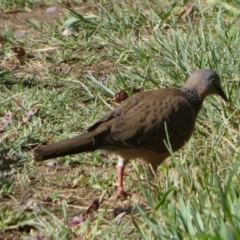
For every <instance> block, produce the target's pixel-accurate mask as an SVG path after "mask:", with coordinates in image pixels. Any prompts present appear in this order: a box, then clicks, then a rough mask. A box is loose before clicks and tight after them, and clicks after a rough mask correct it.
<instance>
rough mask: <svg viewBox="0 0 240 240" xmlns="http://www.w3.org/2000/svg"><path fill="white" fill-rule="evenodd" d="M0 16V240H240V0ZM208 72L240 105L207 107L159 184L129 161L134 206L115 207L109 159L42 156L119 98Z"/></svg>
mask: <svg viewBox="0 0 240 240" xmlns="http://www.w3.org/2000/svg"><path fill="white" fill-rule="evenodd" d="M0 11H1V14H0V15H1V16H0V30H1V31H0V46H1V48H0V101H1V104H0V117H1V120H0V144H1V147H0V202H1V204H0V233H1V235H0V239H4V240H10V239H28V240H37V239H44V240H45V239H63V240H65V239H96V240H97V239H120V240H121V239H124V240H125V239H144V240H150V239H161V240H162V239H163V240H164V239H174V240H178V239H187V240H188V239H193V240H195V239H204V240H208V239H210V240H211V239H212V240H220V239H221V240H231V239H233V240H236V239H240V208H239V205H240V200H239V185H240V176H239V167H240V163H239V159H240V127H239V123H240V97H239V96H240V81H239V78H240V57H239V56H240V48H239V43H240V20H239V12H240V3H239V1H217V0H212V1H210V0H209V1H200V0H199V1H196V2H195V3H194V5H193V4H187V3H186V1H176V2H174V1H167V0H163V1H157V0H151V1H150V0H149V1H140V0H136V1H110V0H106V1H104V0H103V1H78V0H75V1H63V0H62V1H58V3H56V2H55V1H50V2H49V1H46V2H45V1H40V0H39V1H34V0H28V1H20V0H8V1H4V0H2V1H1V2H0ZM198 68H211V69H213V70H215V71H216V72H217V73H218V74H219V75H220V77H221V83H222V87H223V90H224V92H225V93H226V95H227V96H228V99H229V101H228V102H227V103H225V102H223V101H222V100H221V99H220V98H219V97H217V96H212V97H209V98H208V99H206V100H205V101H204V106H203V108H202V110H201V111H200V113H199V115H198V119H197V122H196V126H195V130H194V133H193V136H192V137H191V139H190V141H189V142H188V143H187V144H186V145H185V146H184V147H183V148H182V149H180V150H179V151H177V152H176V153H174V154H172V156H171V157H170V158H168V159H167V160H166V161H165V162H164V163H163V164H162V165H161V166H160V167H159V169H158V173H157V175H156V176H155V177H154V178H153V179H151V178H149V175H148V172H147V164H146V163H144V162H142V161H140V160H134V161H131V162H130V163H129V164H128V166H127V167H126V176H125V179H124V183H125V186H126V191H127V193H128V197H126V198H123V199H116V193H117V188H116V186H117V185H116V183H117V171H116V164H117V159H116V156H112V155H109V154H108V153H106V152H101V151H96V152H93V153H84V154H78V155H71V156H66V157H61V158H58V159H54V160H49V161H46V162H36V161H34V160H33V149H34V148H36V147H37V146H39V145H46V144H49V143H51V142H55V141H58V140H60V139H64V138H68V137H73V136H76V135H78V134H80V133H82V132H85V131H86V128H87V127H88V126H90V125H91V124H92V123H94V122H95V121H96V120H97V119H99V118H100V117H101V116H103V114H104V113H105V112H107V111H109V110H111V109H113V108H114V107H116V106H117V105H118V104H119V103H120V102H121V100H124V99H121V96H123V98H126V97H127V96H131V95H133V94H135V93H136V92H138V91H144V90H148V89H154V88H165V87H181V86H182V85H183V84H184V82H185V80H186V79H187V78H188V76H189V75H190V74H191V73H192V72H193V70H195V69H198ZM119 95H121V96H120V97H119ZM92 203H97V204H96V205H97V206H96V205H95V206H96V207H95V209H94V210H93V211H91V210H90V212H89V213H88V211H87V209H88V207H89V206H90V205H91V204H92Z"/></svg>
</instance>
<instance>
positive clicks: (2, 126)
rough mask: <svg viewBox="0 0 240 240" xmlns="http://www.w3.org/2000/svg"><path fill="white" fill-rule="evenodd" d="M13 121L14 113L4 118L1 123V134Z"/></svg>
mask: <svg viewBox="0 0 240 240" xmlns="http://www.w3.org/2000/svg"><path fill="white" fill-rule="evenodd" d="M11 121H12V113H11V112H7V113H6V114H5V116H4V117H3V118H2V120H1V123H0V132H4V128H5V127H6V126H7V125H8V124H10V122H11Z"/></svg>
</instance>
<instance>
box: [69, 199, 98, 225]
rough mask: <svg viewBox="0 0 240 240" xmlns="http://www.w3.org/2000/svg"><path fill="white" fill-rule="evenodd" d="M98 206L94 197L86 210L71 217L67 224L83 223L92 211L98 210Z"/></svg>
mask: <svg viewBox="0 0 240 240" xmlns="http://www.w3.org/2000/svg"><path fill="white" fill-rule="evenodd" d="M99 206H100V201H99V199H94V200H93V202H92V203H91V204H90V206H89V207H88V208H87V210H86V211H85V212H84V213H83V214H81V215H80V216H75V217H73V218H72V219H71V220H70V221H69V222H68V225H69V226H70V227H75V226H77V225H79V224H80V223H83V222H84V221H85V220H86V219H87V217H88V216H89V215H90V214H91V213H92V212H93V211H97V210H98V208H99Z"/></svg>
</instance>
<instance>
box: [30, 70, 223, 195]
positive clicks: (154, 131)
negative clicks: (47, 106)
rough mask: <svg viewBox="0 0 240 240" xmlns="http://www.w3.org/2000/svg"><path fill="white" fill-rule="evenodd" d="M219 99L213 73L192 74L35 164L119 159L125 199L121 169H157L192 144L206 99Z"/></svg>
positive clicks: (52, 148)
mask: <svg viewBox="0 0 240 240" xmlns="http://www.w3.org/2000/svg"><path fill="white" fill-rule="evenodd" d="M213 94H215V95H219V96H220V97H221V98H222V99H223V100H225V101H226V102H227V100H228V99H227V97H226V95H225V93H224V91H223V89H222V87H221V83H220V77H219V75H218V74H217V73H216V72H215V71H213V70H211V69H198V70H196V71H194V72H193V73H192V74H191V75H190V76H189V78H188V79H187V81H186V82H185V84H183V86H182V87H181V88H160V89H153V90H148V91H143V92H139V93H137V94H135V95H133V96H131V97H129V98H127V99H126V100H125V101H123V102H122V103H121V104H120V105H118V106H117V107H116V108H115V109H113V110H111V111H110V112H108V113H107V114H105V115H104V116H103V117H102V118H100V119H99V120H98V121H96V122H95V123H94V124H93V125H91V126H90V127H89V128H88V129H87V132H86V133H83V134H81V135H79V136H77V137H73V138H68V139H64V140H60V141H59V142H56V143H51V144H49V145H46V146H38V147H37V148H35V149H34V154H33V155H34V159H35V160H36V161H42V160H47V159H51V158H57V157H61V156H65V155H71V154H77V153H82V152H92V151H95V150H99V149H100V150H105V151H108V152H111V153H114V154H116V155H117V156H118V163H117V172H118V196H122V195H125V194H126V192H125V191H124V185H123V177H124V169H125V166H126V164H127V163H128V161H129V160H130V159H143V160H144V161H146V162H147V163H148V164H149V166H150V167H151V168H152V169H153V170H154V171H156V170H157V168H158V166H159V165H160V164H161V163H162V162H163V161H164V160H165V159H166V158H167V157H169V156H170V149H169V147H170V148H171V151H173V152H175V151H177V150H179V149H180V148H181V147H183V146H184V145H185V144H186V143H187V142H188V140H189V139H190V137H191V135H192V133H193V130H194V126H195V122H196V118H197V115H198V113H199V111H200V109H201V107H202V104H203V101H204V99H205V98H206V97H207V96H209V95H213Z"/></svg>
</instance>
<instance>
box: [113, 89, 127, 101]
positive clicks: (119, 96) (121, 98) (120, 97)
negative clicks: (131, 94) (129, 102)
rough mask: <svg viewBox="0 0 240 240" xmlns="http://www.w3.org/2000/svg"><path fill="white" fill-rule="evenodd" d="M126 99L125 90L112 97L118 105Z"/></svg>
mask: <svg viewBox="0 0 240 240" xmlns="http://www.w3.org/2000/svg"><path fill="white" fill-rule="evenodd" d="M127 98H128V94H127V91H126V90H125V89H123V90H121V91H120V92H118V93H116V94H115V96H114V99H113V100H114V101H115V102H117V103H120V102H122V101H124V100H126V99H127Z"/></svg>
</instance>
